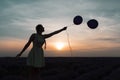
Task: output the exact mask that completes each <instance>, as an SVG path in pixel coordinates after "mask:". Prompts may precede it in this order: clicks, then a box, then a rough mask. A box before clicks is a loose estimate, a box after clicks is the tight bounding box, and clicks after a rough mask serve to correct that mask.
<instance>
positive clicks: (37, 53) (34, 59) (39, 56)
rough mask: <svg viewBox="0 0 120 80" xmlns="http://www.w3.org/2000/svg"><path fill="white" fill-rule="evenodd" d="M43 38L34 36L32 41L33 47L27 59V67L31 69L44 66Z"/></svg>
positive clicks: (37, 35)
mask: <svg viewBox="0 0 120 80" xmlns="http://www.w3.org/2000/svg"><path fill="white" fill-rule="evenodd" d="M44 43H45V38H44V37H43V36H42V35H39V34H35V36H34V40H33V47H32V49H31V50H30V52H29V54H28V58H27V65H28V66H32V67H37V68H41V67H44V66H45V58H44V52H43V48H42V46H43V44H44Z"/></svg>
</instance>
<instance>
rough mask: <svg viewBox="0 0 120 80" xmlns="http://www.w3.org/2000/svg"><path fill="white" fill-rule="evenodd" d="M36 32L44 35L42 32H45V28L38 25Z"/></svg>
mask: <svg viewBox="0 0 120 80" xmlns="http://www.w3.org/2000/svg"><path fill="white" fill-rule="evenodd" d="M36 31H37V33H42V32H44V27H43V25H42V24H38V25H37V26H36Z"/></svg>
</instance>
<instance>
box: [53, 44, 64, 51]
mask: <svg viewBox="0 0 120 80" xmlns="http://www.w3.org/2000/svg"><path fill="white" fill-rule="evenodd" d="M55 47H56V49H57V50H63V48H64V47H65V44H64V43H63V42H56V43H55Z"/></svg>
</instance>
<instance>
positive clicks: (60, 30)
mask: <svg viewBox="0 0 120 80" xmlns="http://www.w3.org/2000/svg"><path fill="white" fill-rule="evenodd" d="M66 29H67V27H64V28H62V29H59V30H57V31H54V32H52V33H50V34H45V35H44V38H49V37H51V36H53V35H55V34H58V33H60V32H62V31H64V30H66Z"/></svg>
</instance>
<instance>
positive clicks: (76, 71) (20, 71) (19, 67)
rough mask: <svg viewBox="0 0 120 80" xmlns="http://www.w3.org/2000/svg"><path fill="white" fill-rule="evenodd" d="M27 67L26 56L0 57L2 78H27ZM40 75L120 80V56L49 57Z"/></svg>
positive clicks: (51, 79) (53, 79)
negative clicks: (16, 57) (18, 57)
mask: <svg viewBox="0 0 120 80" xmlns="http://www.w3.org/2000/svg"><path fill="white" fill-rule="evenodd" d="M27 68H28V67H27V66H26V58H20V59H15V58H11V57H4V58H0V80H26V79H27V75H28V69H27ZM40 76H41V78H42V80H120V58H119V57H71V58H70V57H47V58H46V67H44V68H43V69H42V70H41V73H40ZM40 80H41V79H40Z"/></svg>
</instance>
